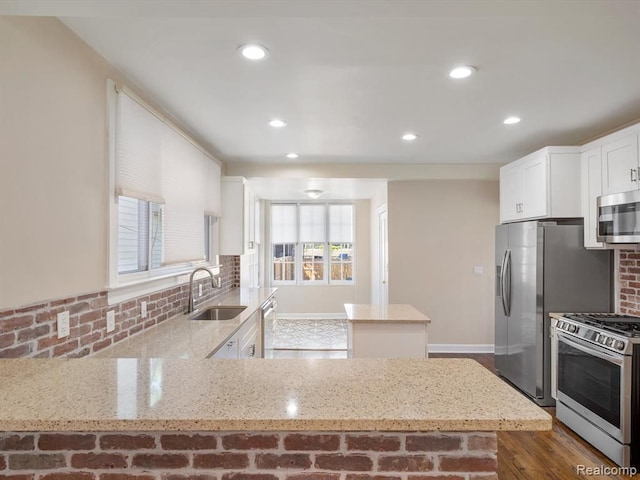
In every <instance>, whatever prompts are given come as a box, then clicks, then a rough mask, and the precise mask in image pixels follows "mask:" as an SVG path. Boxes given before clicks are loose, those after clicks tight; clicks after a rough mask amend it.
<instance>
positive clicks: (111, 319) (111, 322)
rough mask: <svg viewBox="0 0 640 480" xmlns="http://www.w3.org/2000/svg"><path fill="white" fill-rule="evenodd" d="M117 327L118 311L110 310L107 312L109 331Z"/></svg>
mask: <svg viewBox="0 0 640 480" xmlns="http://www.w3.org/2000/svg"><path fill="white" fill-rule="evenodd" d="M115 329H116V312H115V311H113V310H109V311H108V312H107V333H109V332H113V331H114V330H115Z"/></svg>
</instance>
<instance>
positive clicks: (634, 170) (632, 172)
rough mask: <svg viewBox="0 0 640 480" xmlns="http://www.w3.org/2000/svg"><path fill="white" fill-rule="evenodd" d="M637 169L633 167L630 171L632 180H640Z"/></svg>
mask: <svg viewBox="0 0 640 480" xmlns="http://www.w3.org/2000/svg"><path fill="white" fill-rule="evenodd" d="M637 173H638V172H637V171H636V169H635V168H631V169H630V171H629V175H630V176H631V181H632V182H637V181H638V175H637Z"/></svg>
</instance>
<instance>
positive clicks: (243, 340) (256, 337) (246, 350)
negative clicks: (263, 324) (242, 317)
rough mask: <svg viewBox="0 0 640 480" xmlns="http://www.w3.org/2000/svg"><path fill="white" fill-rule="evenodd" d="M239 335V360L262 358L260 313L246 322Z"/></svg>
mask: <svg viewBox="0 0 640 480" xmlns="http://www.w3.org/2000/svg"><path fill="white" fill-rule="evenodd" d="M239 334H240V335H239V341H240V349H239V352H238V358H261V357H262V342H261V339H262V334H261V328H260V316H259V315H258V312H256V313H255V314H254V315H253V316H252V317H251V318H250V319H249V320H247V321H246V322H245V324H244V325H243V326H242V328H241V329H240V331H239Z"/></svg>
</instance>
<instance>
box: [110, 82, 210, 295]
mask: <svg viewBox="0 0 640 480" xmlns="http://www.w3.org/2000/svg"><path fill="white" fill-rule="evenodd" d="M116 92H117V93H115V94H114V96H113V97H112V98H113V104H112V117H111V122H112V123H111V128H110V132H111V133H112V135H113V137H112V140H111V145H112V146H113V148H112V154H111V161H112V169H113V178H114V184H113V192H114V195H113V198H112V208H113V211H114V215H112V218H113V221H112V224H111V239H112V241H113V245H115V246H114V248H113V249H112V250H111V257H110V265H111V267H110V268H111V271H112V272H116V275H115V276H114V275H113V274H112V275H111V281H112V284H114V285H118V284H119V282H120V281H122V280H124V281H125V282H128V281H138V280H141V279H144V277H145V276H146V277H154V276H158V275H167V274H173V273H181V272H184V271H188V270H190V269H191V268H193V266H194V265H198V264H205V263H217V259H216V258H215V252H216V250H215V243H214V242H215V240H216V238H217V222H216V220H217V215H218V214H217V213H216V212H219V210H220V166H219V165H218V163H217V162H216V161H214V159H212V158H211V157H209V156H208V155H207V154H206V153H205V152H204V151H203V150H201V149H200V148H199V147H196V145H195V144H194V143H193V142H192V141H191V140H190V139H188V138H187V137H186V136H185V135H183V134H182V133H181V132H180V131H179V130H178V129H176V128H175V127H174V126H173V125H171V124H170V123H169V122H168V121H166V119H164V117H162V116H161V115H159V114H158V113H157V112H154V111H153V110H152V109H151V108H150V107H148V106H146V105H145V104H144V103H142V102H141V101H140V100H138V99H137V98H135V97H134V96H133V95H132V94H130V93H129V92H128V91H126V90H121V91H117V90H116Z"/></svg>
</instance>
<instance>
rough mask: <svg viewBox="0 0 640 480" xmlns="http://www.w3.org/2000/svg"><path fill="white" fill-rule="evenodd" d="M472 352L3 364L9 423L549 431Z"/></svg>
mask: <svg viewBox="0 0 640 480" xmlns="http://www.w3.org/2000/svg"><path fill="white" fill-rule="evenodd" d="M549 428H551V417H550V416H549V415H548V414H547V413H545V412H544V411H543V410H541V409H540V408H538V407H537V406H536V405H534V404H533V403H532V402H530V401H529V400H527V399H526V398H524V397H523V396H522V395H520V394H519V393H518V392H516V391H515V390H514V389H513V388H512V387H510V386H509V385H507V384H506V383H505V382H503V381H502V380H500V379H499V378H498V377H496V376H495V375H493V374H492V373H491V372H489V371H488V370H486V369H485V368H484V367H482V366H481V365H480V364H479V363H477V362H475V361H473V360H467V359H433V360H426V359H351V360H330V359H327V360H302V359H300V360H298V359H296V360H262V359H250V360H172V359H96V358H87V359H76V360H64V359H50V360H45V359H42V360H38V359H15V360H3V361H0V430H21V431H51V430H76V431H86V430H94V431H95V430H101V431H113V430H119V431H122V430H260V431H264V430H272V431H274V430H326V431H329V430H330V431H336V430H339V431H345V430H346V431H355V430H358V431H363V430H366V431H370V430H377V431H397V430H410V431H419V430H420V431H424V430H456V431H457V430H483V431H493V430H546V429H549Z"/></svg>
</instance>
